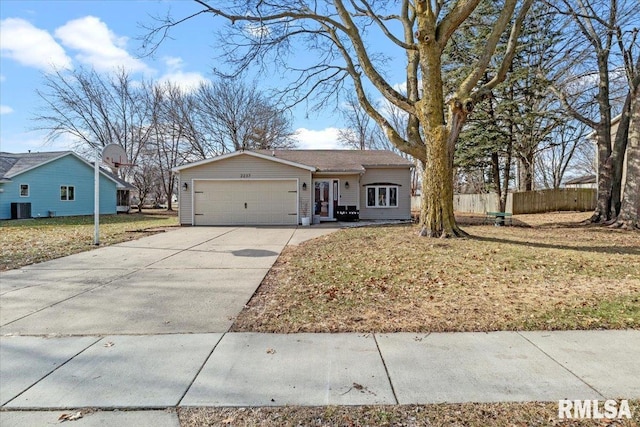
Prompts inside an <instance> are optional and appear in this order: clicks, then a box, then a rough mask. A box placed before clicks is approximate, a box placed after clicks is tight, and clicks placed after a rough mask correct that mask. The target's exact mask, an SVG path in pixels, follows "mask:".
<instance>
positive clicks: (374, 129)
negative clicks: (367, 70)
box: [338, 93, 393, 150]
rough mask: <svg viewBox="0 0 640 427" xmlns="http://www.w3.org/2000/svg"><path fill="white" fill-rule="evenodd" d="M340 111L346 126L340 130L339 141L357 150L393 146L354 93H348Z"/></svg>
mask: <svg viewBox="0 0 640 427" xmlns="http://www.w3.org/2000/svg"><path fill="white" fill-rule="evenodd" d="M368 97H369V98H371V96H369V95H368ZM340 113H341V115H342V117H343V119H344V122H345V125H346V127H345V128H344V129H340V131H339V132H338V141H339V142H341V143H342V144H344V145H345V146H347V147H349V148H354V149H356V150H388V149H389V148H390V147H393V145H392V144H391V143H389V142H388V140H387V139H386V138H385V136H384V134H383V133H382V129H380V127H379V126H378V124H377V123H376V122H375V121H374V120H373V119H372V118H371V116H369V115H368V114H367V113H366V111H364V110H363V109H362V107H361V106H360V103H359V102H358V99H357V98H356V97H355V95H354V94H353V93H350V94H348V95H347V98H346V101H345V102H344V104H343V106H342V108H341V109H340Z"/></svg>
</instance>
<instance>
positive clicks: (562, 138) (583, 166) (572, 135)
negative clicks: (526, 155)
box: [536, 120, 595, 188]
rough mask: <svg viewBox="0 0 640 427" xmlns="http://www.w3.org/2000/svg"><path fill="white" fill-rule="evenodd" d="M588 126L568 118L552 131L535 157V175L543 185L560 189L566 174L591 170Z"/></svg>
mask: <svg viewBox="0 0 640 427" xmlns="http://www.w3.org/2000/svg"><path fill="white" fill-rule="evenodd" d="M590 132H591V129H590V128H589V127H588V126H586V125H585V124H584V123H581V122H579V121H577V120H570V121H569V122H566V123H565V124H563V125H562V126H558V127H556V128H555V129H554V130H553V132H552V134H551V135H552V139H551V140H552V143H551V144H549V145H548V146H547V147H545V148H544V149H543V150H541V151H540V153H539V154H538V156H537V157H536V166H537V167H536V171H537V173H536V177H537V181H538V182H539V183H540V186H542V187H543V188H560V186H561V185H562V183H563V182H564V180H565V178H566V176H567V174H569V173H573V175H574V176H575V175H585V174H592V173H595V168H594V162H593V154H594V150H593V147H594V146H593V143H592V142H591V141H590V140H589V138H588V135H589V133H590Z"/></svg>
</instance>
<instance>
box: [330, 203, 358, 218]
mask: <svg viewBox="0 0 640 427" xmlns="http://www.w3.org/2000/svg"><path fill="white" fill-rule="evenodd" d="M336 219H337V220H338V221H359V220H360V211H359V210H358V209H357V208H356V206H344V205H338V208H337V209H336Z"/></svg>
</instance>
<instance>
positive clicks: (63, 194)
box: [60, 185, 76, 201]
mask: <svg viewBox="0 0 640 427" xmlns="http://www.w3.org/2000/svg"><path fill="white" fill-rule="evenodd" d="M75 199H76V188H75V187H74V186H73V185H61V186H60V200H64V201H73V200H75Z"/></svg>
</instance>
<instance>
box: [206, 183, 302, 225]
mask: <svg viewBox="0 0 640 427" xmlns="http://www.w3.org/2000/svg"><path fill="white" fill-rule="evenodd" d="M297 204H298V193H297V181H296V180H254V181H247V180H244V181H195V183H194V207H193V209H194V213H195V216H194V224H195V225H295V224H297V223H298V214H297Z"/></svg>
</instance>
